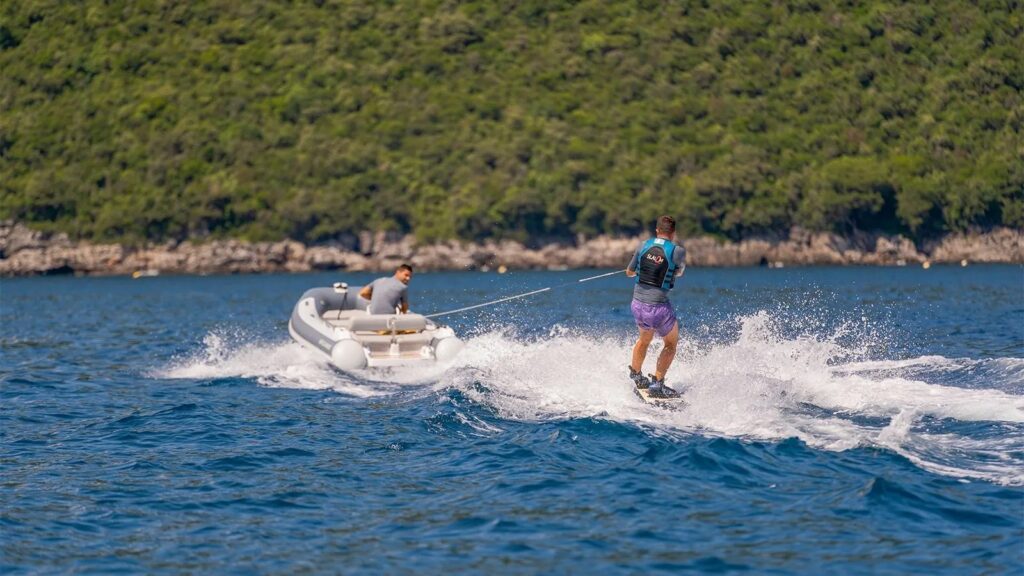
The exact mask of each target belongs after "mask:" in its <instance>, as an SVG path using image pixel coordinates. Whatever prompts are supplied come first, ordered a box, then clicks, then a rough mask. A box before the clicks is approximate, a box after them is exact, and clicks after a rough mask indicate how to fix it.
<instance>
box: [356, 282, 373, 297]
mask: <svg viewBox="0 0 1024 576" xmlns="http://www.w3.org/2000/svg"><path fill="white" fill-rule="evenodd" d="M359 297H360V298H362V299H364V300H369V299H370V298H371V297H373V284H367V285H366V286H363V289H362V290H360V291H359Z"/></svg>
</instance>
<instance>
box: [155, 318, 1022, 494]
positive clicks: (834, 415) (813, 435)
mask: <svg viewBox="0 0 1024 576" xmlns="http://www.w3.org/2000/svg"><path fill="white" fill-rule="evenodd" d="M736 322H737V323H738V332H737V334H738V336H736V338H735V339H732V340H730V341H726V342H719V343H715V344H706V343H701V342H696V341H693V340H687V341H684V345H683V346H682V347H681V350H680V352H679V357H678V358H677V360H676V362H675V364H674V365H673V368H672V370H671V372H670V376H669V381H670V383H671V384H673V385H675V386H677V387H679V388H681V389H684V390H685V392H686V396H685V397H686V405H685V406H684V407H683V408H682V409H680V410H678V411H669V410H665V409H662V408H658V407H654V406H649V405H647V404H644V403H643V402H641V401H640V400H639V399H638V398H637V397H636V396H635V395H634V394H633V393H632V390H631V389H630V387H629V386H628V385H627V379H626V376H625V365H626V363H627V362H628V358H629V355H630V350H631V347H632V343H633V342H632V340H630V338H631V336H632V334H628V333H625V332H623V333H621V334H617V335H615V334H605V335H601V334H589V333H583V332H580V331H571V330H566V329H562V328H559V327H556V328H555V329H553V330H552V331H551V333H549V334H548V335H547V336H545V337H541V338H523V337H519V336H517V335H516V333H515V332H513V331H509V330H495V331H492V332H488V333H485V334H482V335H479V336H477V337H474V338H471V339H469V341H468V342H467V346H466V348H465V350H464V351H463V352H462V353H461V354H460V355H459V357H458V358H457V359H456V360H455V361H454V362H453V363H452V364H450V365H447V366H437V367H434V368H430V369H427V370H417V371H409V370H392V371H388V372H383V373H372V372H371V373H369V375H366V374H360V375H359V376H353V375H346V374H344V373H341V372H339V371H337V370H335V369H333V368H331V367H329V366H328V365H327V364H326V362H324V361H323V360H321V359H320V358H319V357H318V356H316V355H314V353H312V352H309V351H307V350H305V349H303V348H302V347H300V346H299V345H297V344H294V343H290V342H289V343H284V344H269V345H268V344H243V345H239V346H236V347H234V348H232V347H230V346H228V345H227V344H226V342H225V339H224V337H223V336H218V335H213V334H211V335H209V336H207V338H206V340H205V342H204V344H205V347H204V350H203V352H202V353H201V354H200V355H199V356H197V357H193V358H186V359H183V360H180V361H178V362H176V363H174V364H173V365H172V366H170V367H169V368H167V369H165V370H162V371H160V373H158V374H157V375H158V376H160V377H165V378H191V379H206V378H224V377H249V378H255V379H256V380H257V381H258V382H259V383H260V384H263V385H267V386H283V387H293V388H312V389H331V390H336V391H338V392H341V393H344V394H348V395H352V396H356V397H370V396H378V395H386V394H392V393H395V392H396V391H397V390H409V389H410V387H412V389H413V390H421V391H423V392H425V393H430V394H431V395H433V394H435V393H442V394H443V392H444V391H446V390H458V391H459V392H460V393H462V394H464V395H465V396H466V397H468V398H469V399H471V400H472V401H474V402H477V403H479V404H481V405H486V406H488V407H490V408H491V409H493V410H494V411H496V412H497V413H498V414H499V415H500V416H501V417H502V418H505V419H510V420H516V421H549V420H562V419H574V418H590V417H597V418H604V419H608V420H612V421H617V422H623V423H631V424H635V425H640V426H642V427H644V428H645V429H648V430H650V431H651V433H655V434H668V435H674V434H701V435H712V436H724V437H733V438H749V439H760V440H781V439H785V438H792V437H796V438H799V439H800V440H802V441H803V442H805V443H807V444H808V445H810V446H813V447H816V448H820V449H826V450H847V449H852V448H856V447H863V446H876V447H881V448H885V449H888V450H892V451H894V452H896V453H899V454H901V455H903V456H904V457H906V458H907V459H908V460H910V461H911V462H913V463H914V464H915V465H917V466H919V467H921V468H924V469H927V470H930V471H932V472H935V473H938V474H944V475H950V476H956V477H962V478H977V479H985V480H989V481H994V482H997V483H1002V484H1024V459H1022V457H1021V454H1024V435H1022V434H1021V431H1022V427H1021V424H1024V396H1022V395H1019V394H1015V393H1013V392H1015V391H1019V390H1020V389H1021V383H1022V382H1021V381H1022V379H1024V359H1014V358H1001V359H987V360H972V359H949V358H944V357H941V356H922V357H918V358H910V359H900V360H878V359H872V358H866V357H865V354H866V352H865V350H867V349H868V348H870V346H869V345H868V344H870V343H867V342H863V343H861V344H863V345H858V344H857V338H852V339H851V334H850V331H849V330H847V329H840V330H838V331H836V333H834V334H830V335H826V336H822V335H815V334H813V333H806V334H802V335H796V336H793V335H791V334H790V335H785V336H784V335H783V334H784V333H785V331H784V330H782V327H781V326H780V322H781V321H775V320H773V318H771V317H770V316H769V315H768V314H766V313H763V312H762V313H757V314H753V315H750V316H745V317H741V318H738V319H737V320H736ZM732 328H734V329H735V328H736V327H735V326H733V327H732ZM716 332H717V331H716ZM850 341H852V342H854V344H853V345H851V344H849V342H850ZM840 342H844V343H845V344H840ZM657 352H658V349H657V348H656V347H655V348H653V349H652V350H651V353H650V354H649V356H648V361H647V366H648V367H651V366H653V362H654V358H655V357H656V355H657ZM472 420H474V422H476V424H475V425H474V428H477V429H480V430H484V431H487V430H488V426H490V430H491V431H494V432H496V431H498V430H500V428H497V427H494V423H491V424H486V423H483V421H481V420H480V419H479V418H477V417H476V416H473V417H472ZM979 427H980V428H981V429H982V430H983V432H984V433H979V432H978V429H979ZM992 430H995V432H994V433H992Z"/></svg>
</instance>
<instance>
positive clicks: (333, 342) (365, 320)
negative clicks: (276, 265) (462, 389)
mask: <svg viewBox="0 0 1024 576" xmlns="http://www.w3.org/2000/svg"><path fill="white" fill-rule="evenodd" d="M361 288H362V287H361V286H348V285H347V284H345V283H343V282H338V283H336V284H334V287H333V288H313V289H312V290H307V291H306V293H305V294H303V295H302V297H301V298H299V302H298V303H297V304H296V305H295V308H294V310H292V317H291V319H290V320H289V321H288V332H289V333H290V334H291V335H292V338H294V339H295V341H296V342H298V343H299V344H302V345H304V346H307V347H309V348H311V349H313V350H316V351H318V352H320V353H321V354H323V355H324V356H325V357H326V358H327V360H329V361H330V362H331V363H332V364H334V365H335V366H337V367H338V368H341V369H342V370H355V369H359V368H366V367H370V368H374V367H378V366H416V365H424V364H433V363H435V362H437V361H444V360H450V359H451V358H453V357H454V356H455V355H456V354H458V352H459V350H461V349H462V341H460V340H459V339H458V338H456V337H455V332H454V331H453V330H452V329H451V328H448V327H447V326H439V325H437V324H434V323H433V322H432V321H430V320H429V319H427V318H425V317H423V316H421V315H419V314H369V313H368V312H367V308H368V306H369V305H370V302H369V301H367V300H366V299H364V298H361V297H360V296H359V290H360V289H361Z"/></svg>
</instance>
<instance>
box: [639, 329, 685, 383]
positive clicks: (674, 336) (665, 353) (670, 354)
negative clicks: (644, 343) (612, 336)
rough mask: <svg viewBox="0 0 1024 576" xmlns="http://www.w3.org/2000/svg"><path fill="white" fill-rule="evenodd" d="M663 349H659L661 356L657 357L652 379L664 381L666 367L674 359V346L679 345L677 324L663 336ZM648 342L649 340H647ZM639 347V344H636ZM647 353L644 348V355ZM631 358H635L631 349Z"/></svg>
mask: <svg viewBox="0 0 1024 576" xmlns="http://www.w3.org/2000/svg"><path fill="white" fill-rule="evenodd" d="M663 340H664V342H665V347H664V348H662V349H661V354H659V355H658V367H657V369H656V370H655V371H654V377H655V378H656V379H658V380H664V379H665V373H666V372H668V367H669V366H671V365H672V361H673V360H675V357H676V346H678V345H679V322H676V325H675V326H673V327H672V331H671V332H669V333H668V334H665V338H663ZM648 341H649V340H648ZM637 344H638V345H639V344H640V343H639V342H637ZM646 352H647V348H646V347H645V348H644V353H646ZM633 358H636V349H635V348H634V349H633Z"/></svg>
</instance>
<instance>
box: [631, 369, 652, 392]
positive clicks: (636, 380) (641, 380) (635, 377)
mask: <svg viewBox="0 0 1024 576" xmlns="http://www.w3.org/2000/svg"><path fill="white" fill-rule="evenodd" d="M629 379H630V380H632V381H633V385H634V386H636V387H637V389H639V390H646V389H647V388H650V386H651V380H650V379H649V378H648V377H647V376H644V373H643V372H640V371H639V370H633V367H632V366H630V367H629Z"/></svg>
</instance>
